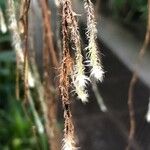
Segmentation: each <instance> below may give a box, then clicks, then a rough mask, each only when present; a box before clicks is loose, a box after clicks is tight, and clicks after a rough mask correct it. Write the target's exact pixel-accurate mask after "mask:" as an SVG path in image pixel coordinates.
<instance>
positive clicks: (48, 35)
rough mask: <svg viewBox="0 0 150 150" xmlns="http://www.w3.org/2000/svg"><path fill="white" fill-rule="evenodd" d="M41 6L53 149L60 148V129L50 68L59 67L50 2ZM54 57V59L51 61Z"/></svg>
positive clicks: (45, 78) (48, 112) (51, 147)
mask: <svg viewBox="0 0 150 150" xmlns="http://www.w3.org/2000/svg"><path fill="white" fill-rule="evenodd" d="M40 6H41V10H42V16H43V28H44V48H43V64H44V98H45V103H46V104H47V108H46V109H47V111H46V113H47V114H46V115H47V117H46V119H45V125H46V132H47V135H48V141H49V147H50V149H51V150H59V149H60V146H59V143H60V142H59V136H58V135H59V133H58V132H59V131H58V128H57V119H56V118H57V116H56V112H57V109H56V106H57V103H56V99H55V98H56V97H55V96H56V95H54V94H53V91H52V90H51V89H52V88H53V89H54V87H55V84H54V83H53V82H52V75H53V74H51V73H50V68H54V67H55V68H57V67H58V59H57V56H56V52H55V50H54V45H53V40H52V31H51V17H50V14H51V12H50V10H49V8H48V3H47V1H46V0H40ZM51 59H52V61H51Z"/></svg>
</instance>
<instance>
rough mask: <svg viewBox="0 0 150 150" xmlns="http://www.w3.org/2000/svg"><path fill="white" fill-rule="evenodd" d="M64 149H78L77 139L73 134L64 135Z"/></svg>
mask: <svg viewBox="0 0 150 150" xmlns="http://www.w3.org/2000/svg"><path fill="white" fill-rule="evenodd" d="M62 150H77V148H76V147H75V141H74V139H73V138H72V136H70V135H67V136H66V137H64V139H63V147H62Z"/></svg>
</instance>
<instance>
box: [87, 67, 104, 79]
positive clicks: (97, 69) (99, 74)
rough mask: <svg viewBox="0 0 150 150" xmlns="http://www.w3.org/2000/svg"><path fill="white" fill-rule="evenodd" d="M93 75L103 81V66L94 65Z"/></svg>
mask: <svg viewBox="0 0 150 150" xmlns="http://www.w3.org/2000/svg"><path fill="white" fill-rule="evenodd" d="M90 75H91V77H94V78H95V79H96V80H98V81H101V82H102V81H103V76H104V71H103V69H102V67H101V66H93V68H92V70H91V74H90Z"/></svg>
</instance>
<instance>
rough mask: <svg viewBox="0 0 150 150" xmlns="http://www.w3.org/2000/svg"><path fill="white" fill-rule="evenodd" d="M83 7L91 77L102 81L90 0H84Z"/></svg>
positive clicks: (92, 8)
mask: <svg viewBox="0 0 150 150" xmlns="http://www.w3.org/2000/svg"><path fill="white" fill-rule="evenodd" d="M84 8H85V10H86V14H87V33H86V34H87V38H88V41H89V44H88V47H87V48H86V49H88V59H89V66H91V67H92V69H91V74H90V76H91V77H94V78H95V79H96V80H99V81H102V80H103V75H104V71H103V68H102V64H101V59H100V58H99V52H98V48H97V44H96V39H97V29H96V22H95V15H94V7H93V4H92V2H91V0H84Z"/></svg>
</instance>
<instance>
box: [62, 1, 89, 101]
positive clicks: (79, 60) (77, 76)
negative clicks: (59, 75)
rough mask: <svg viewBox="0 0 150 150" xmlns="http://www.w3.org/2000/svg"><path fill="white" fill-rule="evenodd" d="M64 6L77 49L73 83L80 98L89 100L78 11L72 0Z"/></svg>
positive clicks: (64, 3) (72, 39)
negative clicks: (73, 7)
mask: <svg viewBox="0 0 150 150" xmlns="http://www.w3.org/2000/svg"><path fill="white" fill-rule="evenodd" d="M63 6H64V10H65V15H66V18H67V19H66V21H67V25H68V30H69V31H70V39H71V41H72V43H73V49H74V50H75V65H74V69H73V73H72V81H73V82H72V83H73V86H74V88H75V92H76V93H77V95H78V98H80V99H81V101H82V102H86V101H87V97H88V93H87V91H86V85H87V83H88V81H89V78H88V77H87V76H86V75H85V72H84V70H85V67H84V64H83V56H82V52H81V42H80V33H79V31H78V23H77V20H76V13H75V12H74V11H73V9H72V3H71V1H70V0H64V1H63Z"/></svg>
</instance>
